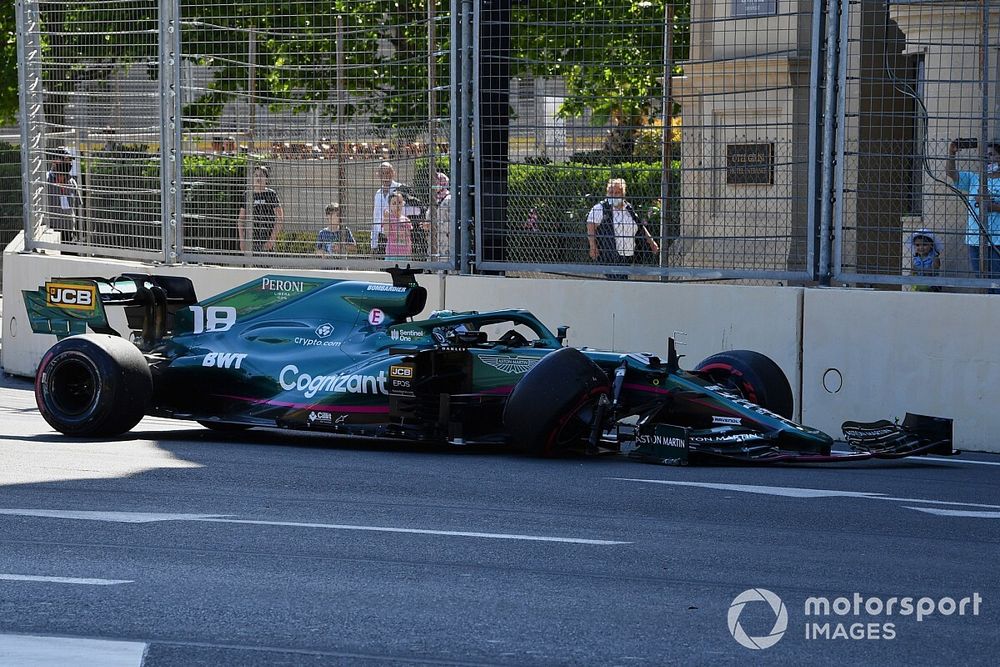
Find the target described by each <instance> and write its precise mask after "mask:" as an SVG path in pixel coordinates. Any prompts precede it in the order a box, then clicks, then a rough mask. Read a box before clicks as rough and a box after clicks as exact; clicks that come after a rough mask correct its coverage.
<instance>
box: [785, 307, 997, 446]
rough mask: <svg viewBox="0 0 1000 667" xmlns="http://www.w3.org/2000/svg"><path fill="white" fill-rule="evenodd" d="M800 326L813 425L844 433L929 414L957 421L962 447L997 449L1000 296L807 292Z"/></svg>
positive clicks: (807, 412) (806, 410)
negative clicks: (827, 384)
mask: <svg viewBox="0 0 1000 667" xmlns="http://www.w3.org/2000/svg"><path fill="white" fill-rule="evenodd" d="M803 321H804V322H805V326H804V327H803V336H802V349H803V365H802V377H803V382H802V401H803V402H802V406H803V408H802V410H803V421H805V422H806V423H808V424H810V425H811V426H815V427H817V428H821V429H823V430H825V431H827V432H828V433H832V434H839V433H840V424H841V422H843V421H844V420H846V419H858V420H862V421H873V420H876V419H894V418H899V419H902V417H903V415H904V414H905V413H906V412H914V413H918V414H929V415H934V416H938V417H949V418H951V419H954V420H955V427H954V428H955V431H954V434H955V446H956V447H957V448H959V449H970V450H982V451H993V452H1000V436H998V434H1000V410H998V409H997V403H998V397H1000V354H997V340H998V332H1000V297H997V296H995V295H987V294H982V295H980V294H933V293H929V292H873V291H865V290H847V289H810V290H805V297H804V309H803ZM827 369H836V370H837V371H839V372H840V375H841V376H842V378H843V386H842V388H841V389H840V391H839V392H837V393H831V392H830V391H828V390H827V389H825V388H824V386H823V376H824V373H826V371H827ZM831 375H833V373H831ZM831 379H832V378H831Z"/></svg>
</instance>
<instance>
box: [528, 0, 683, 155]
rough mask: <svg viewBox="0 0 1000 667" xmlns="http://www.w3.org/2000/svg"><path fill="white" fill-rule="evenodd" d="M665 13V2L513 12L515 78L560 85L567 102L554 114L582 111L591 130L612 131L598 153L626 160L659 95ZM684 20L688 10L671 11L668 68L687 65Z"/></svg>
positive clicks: (565, 2)
mask: <svg viewBox="0 0 1000 667" xmlns="http://www.w3.org/2000/svg"><path fill="white" fill-rule="evenodd" d="M665 7H666V2H665V1H664V0H643V1H641V2H634V3H620V2H619V3H613V2H612V1H611V0H558V1H557V2H554V3H552V4H551V5H547V6H542V7H539V6H526V5H524V4H515V5H514V8H513V14H514V30H512V36H513V37H512V41H513V51H514V58H515V62H516V63H518V69H520V71H522V72H527V73H531V74H534V75H536V76H545V77H561V78H562V79H563V80H564V81H565V83H566V88H567V93H568V95H567V97H566V100H565V101H564V102H563V105H562V107H561V108H560V109H559V114H560V115H561V116H562V117H576V116H582V115H583V114H584V113H585V112H586V111H587V110H588V109H589V110H590V111H591V112H592V114H593V115H592V120H593V123H594V124H595V125H607V124H611V126H612V131H611V132H610V133H609V136H608V141H607V143H606V145H605V150H606V151H607V152H609V153H612V154H617V155H622V154H624V155H631V154H632V151H633V148H634V145H635V136H636V132H637V131H638V130H639V128H641V127H642V126H644V125H646V124H647V123H648V121H649V115H650V113H651V111H652V110H653V102H654V100H655V99H657V98H659V96H660V94H661V90H662V88H661V86H662V84H661V83H660V79H662V77H663V70H662V57H663V37H664V30H663V28H664V17H665ZM689 16H690V3H689V2H684V3H683V4H678V5H677V6H676V7H675V19H674V29H673V45H674V49H673V57H674V61H675V62H676V61H679V60H682V59H684V58H687V54H688V45H689V43H690V37H689V32H688V30H687V29H686V26H687V23H688V17H689ZM674 69H675V71H678V70H677V68H676V67H675V68H674Z"/></svg>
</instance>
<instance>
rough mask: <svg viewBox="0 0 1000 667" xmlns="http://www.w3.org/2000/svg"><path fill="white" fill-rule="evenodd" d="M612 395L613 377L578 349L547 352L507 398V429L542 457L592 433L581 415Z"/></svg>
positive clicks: (567, 348) (531, 451) (505, 424)
mask: <svg viewBox="0 0 1000 667" xmlns="http://www.w3.org/2000/svg"><path fill="white" fill-rule="evenodd" d="M610 393H611V383H610V382H609V381H608V376H607V375H606V374H605V373H604V371H602V370H601V369H600V367H598V365H597V364H595V363H594V362H593V361H591V360H590V359H588V358H587V357H586V356H585V355H584V354H583V353H582V352H580V351H579V350H577V349H574V348H571V347H566V348H562V349H561V350H558V351H556V352H553V353H552V354H549V355H546V356H545V357H543V358H542V360H541V361H539V362H538V363H537V364H535V366H534V367H533V368H532V369H531V370H529V371H528V372H527V373H526V374H525V376H524V377H523V378H521V381H520V382H518V383H517V385H515V387H514V390H513V391H512V392H511V393H510V396H508V397H507V404H506V405H505V406H504V411H503V424H504V428H505V429H506V430H507V432H508V433H509V434H510V435H511V437H512V438H513V440H514V442H515V443H516V444H518V445H521V446H523V447H524V448H525V449H527V451H528V452H530V453H532V454H536V455H539V456H554V455H556V454H559V453H560V452H561V451H563V450H564V449H566V447H567V446H569V445H571V444H574V443H578V442H579V441H580V440H581V439H582V438H585V437H587V436H588V435H589V432H588V429H589V426H588V424H587V423H586V421H585V420H583V419H581V418H580V417H581V415H582V414H586V413H587V412H588V411H589V408H591V407H592V406H593V405H595V404H596V402H597V401H598V400H599V399H600V396H601V394H610Z"/></svg>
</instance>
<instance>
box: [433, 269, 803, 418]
mask: <svg viewBox="0 0 1000 667" xmlns="http://www.w3.org/2000/svg"><path fill="white" fill-rule="evenodd" d="M802 292H803V290H802V289H801V288H797V287H739V286H725V287H724V286H720V285H691V284H680V283H653V282H609V281H606V280H545V279H512V278H492V277H480V276H449V277H448V280H447V281H446V290H445V303H446V305H447V307H448V308H450V309H452V310H480V311H483V310H494V309H501V308H526V309H527V310H530V311H532V312H533V313H535V315H537V316H538V318H539V319H541V320H542V322H543V323H544V324H545V325H546V326H548V327H549V329H551V330H552V331H555V330H556V327H558V326H560V325H563V324H566V325H569V326H570V330H569V338H568V342H569V344H570V345H573V346H574V347H582V346H590V347H596V348H601V349H608V350H617V351H629V352H650V353H653V354H658V355H660V356H661V357H664V358H665V357H666V353H667V338H668V337H669V336H671V335H674V332H677V331H680V332H685V334H686V335H681V334H678V335H676V336H675V337H676V338H677V339H678V341H679V342H683V343H686V344H684V345H679V346H678V348H677V351H678V353H679V354H683V355H686V357H685V358H684V359H682V360H681V366H682V367H683V368H693V367H694V366H696V365H697V364H698V362H700V361H701V360H702V359H704V358H705V357H707V356H709V355H710V354H715V353H716V352H722V351H723V350H733V349H750V350H756V351H758V352H761V353H763V354H766V355H767V356H769V357H771V358H772V359H774V360H775V361H776V362H777V363H778V365H780V366H781V368H782V370H784V371H785V374H786V375H787V376H788V381H789V383H791V385H792V390H793V392H794V393H796V394H797V393H798V383H799V345H798V340H799V326H800V319H801V301H802ZM796 404H797V402H796Z"/></svg>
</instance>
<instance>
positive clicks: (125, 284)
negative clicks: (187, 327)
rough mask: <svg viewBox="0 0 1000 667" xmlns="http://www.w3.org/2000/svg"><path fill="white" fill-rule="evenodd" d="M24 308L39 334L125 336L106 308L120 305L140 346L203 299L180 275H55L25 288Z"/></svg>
mask: <svg viewBox="0 0 1000 667" xmlns="http://www.w3.org/2000/svg"><path fill="white" fill-rule="evenodd" d="M22 295H23V297H24V305H25V309H26V310H27V312H28V320H29V321H30V323H31V330H32V331H33V332H34V333H41V334H55V335H56V336H57V337H59V338H64V337H66V336H73V335H76V334H82V333H86V331H87V328H88V327H89V328H90V329H91V330H92V331H95V332H97V333H105V334H112V335H116V336H121V335H122V332H120V331H116V330H115V329H113V328H112V327H111V325H110V324H109V323H108V317H107V313H106V310H105V308H106V307H107V306H121V307H123V308H124V309H125V318H126V322H127V326H128V328H129V333H131V334H135V338H136V342H137V344H138V345H139V347H140V348H144V347H148V346H150V345H152V344H153V343H155V342H157V341H158V340H160V339H161V338H163V337H164V336H165V335H166V334H167V333H168V332H169V331H170V330H171V328H172V324H173V315H174V313H175V312H176V311H177V310H179V309H180V308H184V307H186V306H189V305H192V304H194V303H197V302H198V298H197V296H196V295H195V291H194V284H193V283H192V282H191V280H189V279H188V278H181V277H177V276H159V275H145V274H138V273H123V274H122V275H120V276H117V277H115V278H52V279H51V280H49V281H47V282H46V283H45V284H44V285H42V286H40V287H39V288H38V289H37V290H34V291H31V290H24V292H23V293H22Z"/></svg>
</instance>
